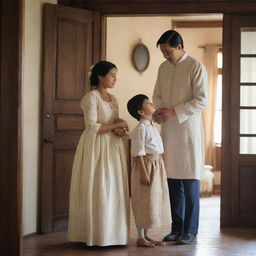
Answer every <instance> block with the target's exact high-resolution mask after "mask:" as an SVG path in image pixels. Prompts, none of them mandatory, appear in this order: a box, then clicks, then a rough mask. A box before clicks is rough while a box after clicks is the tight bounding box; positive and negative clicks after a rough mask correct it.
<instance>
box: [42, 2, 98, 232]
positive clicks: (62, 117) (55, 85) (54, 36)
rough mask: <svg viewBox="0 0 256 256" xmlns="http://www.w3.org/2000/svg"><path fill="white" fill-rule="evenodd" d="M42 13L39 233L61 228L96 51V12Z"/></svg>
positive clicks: (57, 9) (48, 8)
mask: <svg viewBox="0 0 256 256" xmlns="http://www.w3.org/2000/svg"><path fill="white" fill-rule="evenodd" d="M44 11H45V12H44V14H45V15H44V74H43V92H44V93H43V121H42V125H43V132H42V133H43V139H42V140H43V141H42V161H41V175H40V196H41V197H40V199H41V200H40V232H41V233H47V232H52V231H60V230H65V229H66V228H67V218H68V209H69V188H70V180H71V173H72V164H73V159H74V154H75V150H76V146H77V144H78V140H79V137H80V135H81V132H82V131H83V130H84V118H83V113H82V111H81V109H80V106H79V104H80V100H81V98H82V96H83V95H84V94H85V93H86V92H88V91H89V90H90V85H89V80H88V75H87V74H88V72H89V67H90V66H91V65H92V64H93V63H95V62H97V61H98V60H99V53H100V40H99V38H100V26H99V24H100V17H99V14H98V13H96V12H92V11H85V10H81V9H74V8H70V7H65V6H58V5H51V4H46V5H45V9H44Z"/></svg>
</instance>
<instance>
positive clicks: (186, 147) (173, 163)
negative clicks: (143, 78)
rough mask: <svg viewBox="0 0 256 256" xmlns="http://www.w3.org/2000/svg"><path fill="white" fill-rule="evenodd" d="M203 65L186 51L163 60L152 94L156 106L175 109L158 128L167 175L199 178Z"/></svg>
mask: <svg viewBox="0 0 256 256" xmlns="http://www.w3.org/2000/svg"><path fill="white" fill-rule="evenodd" d="M207 102H208V80H207V72H206V69H205V66H204V65H203V64H202V63H201V62H199V61H198V60H196V59H194V58H192V57H190V56H188V55H187V53H185V54H184V55H183V57H182V58H181V59H180V60H179V61H178V62H176V63H171V62H169V61H168V60H166V61H165V62H163V63H162V64H161V65H160V67H159V71H158V77H157V81H156V85H155V89H154V94H153V103H154V105H155V107H156V108H174V109H175V112H176V115H177V116H176V117H174V118H170V119H168V120H167V121H166V122H165V123H163V124H162V127H161V135H162V139H163V143H164V151H165V152H164V162H165V166H166V171H167V177H168V178H173V179H200V178H201V173H202V171H203V165H204V140H203V129H202V121H201V112H202V111H203V110H204V109H205V108H206V107H207Z"/></svg>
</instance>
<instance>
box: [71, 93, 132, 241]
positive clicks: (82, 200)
mask: <svg viewBox="0 0 256 256" xmlns="http://www.w3.org/2000/svg"><path fill="white" fill-rule="evenodd" d="M110 96H111V103H108V102H105V101H103V100H102V98H101V96H100V94H99V92H98V91H97V90H93V91H90V92H89V93H87V94H86V95H85V96H84V97H83V99H82V100H81V108H82V109H83V111H84V117H85V131H84V132H83V133H82V135H81V138H80V141H79V144H78V147H77V150H76V154H75V159H74V164H73V171H72V178H71V188H70V209H69V226H68V238H69V240H71V241H76V242H84V243H86V244H87V245H89V246H92V245H98V246H108V245H125V244H127V243H128V235H129V192H128V179H127V167H126V158H125V153H124V146H123V142H122V139H121V138H119V137H117V136H115V135H113V134H112V133H111V132H107V133H104V134H101V135H99V134H97V131H98V129H99V128H100V126H101V124H111V123H113V122H114V121H115V120H116V119H117V118H118V104H117V101H116V98H115V97H114V96H113V95H110Z"/></svg>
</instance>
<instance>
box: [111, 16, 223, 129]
mask: <svg viewBox="0 0 256 256" xmlns="http://www.w3.org/2000/svg"><path fill="white" fill-rule="evenodd" d="M172 19H173V18H172V17H167V16H162V17H108V18H107V47H106V52H107V54H106V57H107V60H109V61H111V62H113V63H115V64H116V65H117V67H118V77H117V83H116V86H115V88H114V89H112V93H113V94H115V96H116V97H117V99H118V102H119V108H120V117H122V118H123V119H125V120H127V121H128V123H129V126H130V130H132V129H133V128H134V127H135V126H136V124H137V121H136V120H135V119H133V118H132V117H131V116H130V115H129V114H128V112H127V110H126V103H127V101H128V100H129V99H130V98H131V97H132V96H134V95H136V94H138V93H143V94H146V95H148V96H149V97H152V94H153V89H154V85H155V80H156V77H157V72H158V67H159V65H160V64H161V63H162V62H163V61H164V58H163V56H162V54H161V51H160V50H159V48H156V42H157V40H158V38H159V37H160V36H161V34H162V33H163V32H165V31H166V30H169V29H172ZM177 31H178V32H179V33H180V34H181V35H182V37H183V39H184V46H185V50H186V51H187V52H188V54H189V55H191V56H193V57H195V58H197V59H199V60H201V61H203V54H204V49H203V48H200V47H199V46H204V45H206V44H221V43H222V28H196V29H191V28H180V29H177ZM140 40H142V43H143V44H145V45H146V46H147V47H148V49H149V53H150V63H149V66H148V68H147V70H145V71H144V72H142V73H140V72H138V71H136V69H135V68H134V67H133V64H132V58H131V56H132V52H133V48H134V46H135V45H136V44H138V43H139V41H140Z"/></svg>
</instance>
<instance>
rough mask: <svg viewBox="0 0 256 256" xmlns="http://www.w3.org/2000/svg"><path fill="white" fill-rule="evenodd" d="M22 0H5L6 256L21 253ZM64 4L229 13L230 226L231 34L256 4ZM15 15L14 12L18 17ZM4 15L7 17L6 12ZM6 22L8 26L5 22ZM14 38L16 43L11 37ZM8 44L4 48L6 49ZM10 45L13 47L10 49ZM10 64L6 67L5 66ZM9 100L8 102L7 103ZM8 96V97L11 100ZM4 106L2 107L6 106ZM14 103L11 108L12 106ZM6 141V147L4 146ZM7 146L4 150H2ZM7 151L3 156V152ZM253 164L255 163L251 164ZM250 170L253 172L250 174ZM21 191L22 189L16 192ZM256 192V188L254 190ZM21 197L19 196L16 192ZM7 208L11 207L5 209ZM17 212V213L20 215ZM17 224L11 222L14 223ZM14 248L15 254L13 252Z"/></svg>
mask: <svg viewBox="0 0 256 256" xmlns="http://www.w3.org/2000/svg"><path fill="white" fill-rule="evenodd" d="M22 3H23V1H22V0H14V1H3V3H1V56H0V57H1V95H0V97H1V104H4V103H3V102H7V98H5V95H4V94H3V93H2V92H3V90H10V91H9V92H10V96H11V97H10V98H9V99H11V100H10V101H9V103H8V104H9V105H8V104H7V105H6V104H4V107H5V111H7V110H8V113H7V112H6V118H7V119H6V118H4V116H3V115H2V113H3V112H2V107H1V118H0V125H1V127H4V124H5V125H6V124H7V123H8V125H9V126H8V127H9V128H10V129H9V128H8V129H1V136H6V138H8V137H11V138H12V140H9V141H8V143H7V140H6V142H5V144H4V143H2V137H1V152H4V153H5V152H6V149H7V148H9V149H10V151H8V152H9V153H10V154H8V155H5V156H7V157H6V158H5V159H1V163H0V164H1V166H0V170H1V177H5V182H4V183H5V184H8V186H9V187H12V188H13V190H8V189H7V188H6V186H1V197H0V199H1V202H0V203H1V205H3V206H4V207H8V209H9V210H8V212H9V214H6V213H5V211H2V214H1V216H0V217H1V223H4V225H1V227H5V231H6V232H5V233H3V236H2V238H3V239H1V240H0V241H1V242H0V243H1V246H0V248H1V254H3V255H8V253H9V255H12V256H17V255H21V253H20V241H19V239H20V237H21V234H20V229H21V228H20V227H21V221H20V209H21V207H22V205H21V200H20V194H21V189H22V184H21V182H20V175H21V174H20V169H19V166H20V164H19V157H20V154H17V151H18V145H17V144H18V141H17V138H18V134H19V129H18V128H17V124H18V119H19V118H18V112H19V109H20V106H21V102H20V100H19V90H20V84H21V83H20V77H21V64H20V63H21V62H20V56H21V42H22V40H21V31H22V29H21V27H22V8H23V7H22ZM59 3H60V4H64V5H69V6H73V7H76V8H84V9H88V10H94V11H100V12H101V14H150V13H152V10H154V14H156V13H158V14H170V13H182V12H183V13H184V11H185V12H186V13H198V12H200V13H214V12H221V13H224V49H223V51H224V72H225V73H224V77H223V79H224V83H225V84H227V86H226V89H225V90H224V91H223V95H225V98H224V100H223V103H224V104H223V106H224V109H225V110H224V111H223V120H225V122H226V125H225V126H224V127H223V136H225V138H226V139H225V143H224V144H223V150H222V155H223V158H222V159H223V162H222V169H223V170H225V178H224V176H223V179H222V184H223V188H222V191H224V190H225V191H226V194H225V196H223V197H222V209H226V213H225V215H223V211H222V226H223V227H228V226H231V225H232V223H231V222H230V219H231V218H230V216H231V207H230V205H231V200H232V196H231V194H232V190H231V180H230V179H231V175H232V174H233V173H232V171H231V166H230V163H231V159H230V157H231V136H230V134H231V133H230V131H231V127H232V124H231V119H230V113H231V111H232V108H231V96H230V93H231V87H232V85H231V69H230V65H231V63H232V52H231V50H230V48H231V44H230V43H231V42H230V40H231V38H232V16H233V15H234V14H235V13H236V14H237V13H239V14H243V15H246V14H247V15H248V14H254V15H255V13H256V5H255V3H254V2H253V1H249V0H245V1H229V0H223V1H214V0H207V1H204V2H202V1H190V0H189V1H175V0H173V1H172V0H169V1H162V2H161V3H160V4H159V2H158V1H154V0H151V1H148V2H147V4H144V3H145V1H139V0H137V1H135V0H133V1H130V2H129V3H128V2H127V3H126V4H124V3H123V2H122V1H121V0H120V1H118V0H117V1H114V2H113V1H108V0H101V1H97V2H96V3H95V2H92V1H81V0H79V1H78V0H59ZM14 13H15V15H14ZM2 14H4V15H2ZM4 24H5V25H6V26H5V25H4ZM4 27H5V28H8V27H12V29H4ZM8 40H10V41H12V42H14V44H11V43H10V41H8ZM4 45H5V47H3V46H4ZM8 49H9V50H8ZM4 51H6V52H7V53H8V51H11V52H12V54H10V55H9V57H8V62H6V59H4V55H3V52H4ZM3 65H4V67H5V69H3V68H2V67H3ZM14 67H15V70H16V71H17V72H14V74H13V75H11V76H8V74H9V72H10V70H14ZM3 74H5V75H6V77H7V78H8V79H7V80H3ZM2 99H4V100H5V101H2ZM9 99H8V100H9ZM1 106H3V105H1ZM7 106H10V108H7ZM2 132H3V133H2ZM5 145H7V147H5ZM2 147H3V148H2ZM2 155H4V154H2ZM8 162H10V163H12V164H11V165H9V164H7V163H8ZM248 163H250V162H248ZM249 173H251V171H250V172H249ZM1 181H3V179H1ZM17 191H18V192H17ZM253 191H255V190H253ZM16 192H17V193H18V194H19V195H17V193H16ZM6 209H7V208H6ZM17 216H18V217H17ZM13 218H15V222H13ZM10 223H12V225H10ZM10 252H13V253H10Z"/></svg>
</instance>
